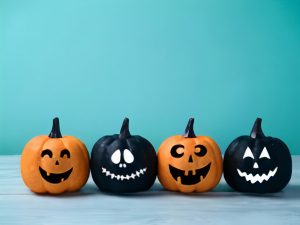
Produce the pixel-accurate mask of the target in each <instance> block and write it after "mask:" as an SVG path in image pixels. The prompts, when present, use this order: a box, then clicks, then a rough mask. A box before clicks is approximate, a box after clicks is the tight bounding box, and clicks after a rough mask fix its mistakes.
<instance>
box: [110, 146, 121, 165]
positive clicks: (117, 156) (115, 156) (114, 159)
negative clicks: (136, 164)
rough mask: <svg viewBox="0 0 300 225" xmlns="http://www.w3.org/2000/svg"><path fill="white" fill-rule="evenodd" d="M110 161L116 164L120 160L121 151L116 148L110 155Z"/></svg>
mask: <svg viewBox="0 0 300 225" xmlns="http://www.w3.org/2000/svg"><path fill="white" fill-rule="evenodd" d="M111 161H112V162H113V163H114V164H118V163H119V162H120V161H121V151H120V150H119V149H117V150H116V151H115V152H114V153H113V154H112V155H111Z"/></svg>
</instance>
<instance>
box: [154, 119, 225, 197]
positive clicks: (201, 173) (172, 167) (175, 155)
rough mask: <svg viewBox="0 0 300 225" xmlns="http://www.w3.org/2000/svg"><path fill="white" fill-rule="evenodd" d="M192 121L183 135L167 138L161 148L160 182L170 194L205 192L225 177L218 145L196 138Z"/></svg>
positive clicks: (191, 120) (203, 138) (200, 137)
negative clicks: (171, 192)
mask: <svg viewBox="0 0 300 225" xmlns="http://www.w3.org/2000/svg"><path fill="white" fill-rule="evenodd" d="M193 123H194V119H193V118H191V119H190V120H189V123H188V125H187V128H186V131H185V134H184V135H176V136H172V137H169V138H168V139H166V140H165V141H164V142H163V143H162V144H161V146H160V147H159V149H158V154H157V155H158V179H159V181H160V183H161V184H162V185H163V186H164V188H166V189H167V190H170V191H179V192H185V193H188V192H205V191H209V190H211V189H213V188H214V187H215V186H216V185H217V184H218V183H219V181H220V179H221V176H222V155H221V151H220V149H219V147H218V145H217V143H216V142H215V141H214V140H213V139H212V138H210V137H207V136H196V135H195V134H194V131H193Z"/></svg>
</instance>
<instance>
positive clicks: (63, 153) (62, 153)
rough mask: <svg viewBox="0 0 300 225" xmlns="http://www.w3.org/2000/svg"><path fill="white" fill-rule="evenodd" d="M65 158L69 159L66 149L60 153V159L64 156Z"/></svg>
mask: <svg viewBox="0 0 300 225" xmlns="http://www.w3.org/2000/svg"><path fill="white" fill-rule="evenodd" d="M65 155H66V156H67V158H70V152H69V150H67V149H64V150H62V151H61V152H60V157H61V158H63V157H64V156H65Z"/></svg>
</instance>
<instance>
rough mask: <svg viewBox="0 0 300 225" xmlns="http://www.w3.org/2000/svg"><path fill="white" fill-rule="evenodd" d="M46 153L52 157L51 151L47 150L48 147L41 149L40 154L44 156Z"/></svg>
mask: <svg viewBox="0 0 300 225" xmlns="http://www.w3.org/2000/svg"><path fill="white" fill-rule="evenodd" d="M46 155H48V157H49V158H52V152H51V150H49V149H45V150H43V151H42V154H41V156H42V157H44V156H46Z"/></svg>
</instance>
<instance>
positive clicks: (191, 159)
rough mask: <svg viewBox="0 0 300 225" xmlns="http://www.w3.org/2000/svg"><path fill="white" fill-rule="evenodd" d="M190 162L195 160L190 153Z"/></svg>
mask: <svg viewBox="0 0 300 225" xmlns="http://www.w3.org/2000/svg"><path fill="white" fill-rule="evenodd" d="M189 162H190V163H191V162H193V157H192V156H191V155H190V158H189Z"/></svg>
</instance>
